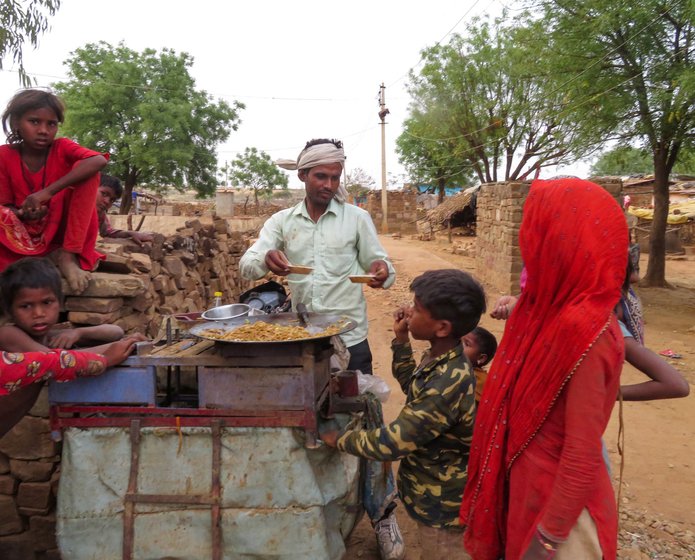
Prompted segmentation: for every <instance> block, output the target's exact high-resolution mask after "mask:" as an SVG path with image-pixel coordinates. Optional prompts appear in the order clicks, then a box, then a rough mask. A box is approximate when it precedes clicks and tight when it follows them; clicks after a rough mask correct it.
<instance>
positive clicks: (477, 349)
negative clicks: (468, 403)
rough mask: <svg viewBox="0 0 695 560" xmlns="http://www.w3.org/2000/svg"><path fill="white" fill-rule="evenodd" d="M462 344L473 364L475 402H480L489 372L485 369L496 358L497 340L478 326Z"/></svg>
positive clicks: (465, 336)
mask: <svg viewBox="0 0 695 560" xmlns="http://www.w3.org/2000/svg"><path fill="white" fill-rule="evenodd" d="M461 342H462V343H463V352H464V354H465V355H466V358H468V360H469V361H470V362H471V365H472V366H473V373H474V374H475V402H480V396H481V395H482V394H483V387H484V386H485V380H486V379H487V371H486V370H485V369H484V368H485V366H486V365H487V364H489V363H490V361H491V360H492V358H494V357H495V352H497V339H496V338H495V335H494V334H492V333H491V332H490V331H489V330H487V329H485V328H483V327H480V326H478V327H475V328H474V329H473V330H472V331H471V332H469V333H468V334H466V335H464V336H463V337H462V338H461Z"/></svg>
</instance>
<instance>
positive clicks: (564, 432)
mask: <svg viewBox="0 0 695 560" xmlns="http://www.w3.org/2000/svg"><path fill="white" fill-rule="evenodd" d="M627 242H628V234H627V225H626V222H625V218H624V216H623V212H622V210H621V208H620V206H619V205H618V203H617V202H616V201H615V200H614V199H613V198H612V197H611V196H610V195H609V194H608V193H607V192H606V191H605V190H604V189H602V188H601V187H599V186H598V185H595V184H593V183H590V182H588V181H583V180H580V179H557V180H550V181H540V180H537V181H534V182H533V184H532V185H531V190H530V193H529V196H528V198H527V201H526V203H525V206H524V217H523V221H522V224H521V230H520V232H519V243H520V246H521V254H522V257H523V260H524V263H525V266H526V269H527V271H528V282H527V285H526V289H525V290H524V292H523V293H522V295H521V297H520V298H519V301H518V303H517V304H516V307H515V308H514V311H513V313H512V315H511V317H510V318H509V320H508V322H507V325H506V328H505V332H504V336H503V338H502V342H501V344H500V347H499V350H498V352H497V355H496V357H495V361H494V363H493V366H492V368H491V370H490V373H489V375H488V381H487V384H486V386H485V389H484V390H483V395H482V399H481V403H480V408H479V410H478V415H477V418H476V424H475V430H474V433H473V443H472V446H471V455H470V459H469V462H468V483H467V485H466V489H465V492H464V496H463V503H462V506H461V521H462V524H463V525H465V526H466V533H465V538H464V542H465V545H466V549H467V551H468V553H469V554H471V555H472V557H473V558H474V559H475V560H497V559H499V558H502V557H504V558H505V560H517V559H519V558H523V559H524V560H531V559H541V558H553V557H555V558H556V559H560V558H573V559H574V558H582V559H584V558H598V559H600V558H606V559H614V558H615V557H616V548H617V514H616V504H615V497H614V494H613V489H612V486H611V483H610V478H609V475H608V470H607V469H606V466H605V464H604V462H603V459H602V456H601V436H602V434H603V431H604V430H605V427H606V425H607V423H608V419H609V417H610V413H611V410H612V408H613V405H614V404H615V400H616V396H617V394H618V388H619V379H620V371H621V368H622V364H623V341H622V337H621V334H620V329H619V327H618V324H617V321H616V319H615V315H614V313H613V308H614V307H615V304H616V303H617V302H618V300H619V299H620V293H621V292H620V288H621V284H622V282H623V280H624V277H625V267H626V264H627V263H626V259H627V255H626V251H625V247H626V246H627Z"/></svg>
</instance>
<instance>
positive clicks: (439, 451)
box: [321, 269, 485, 560]
mask: <svg viewBox="0 0 695 560" xmlns="http://www.w3.org/2000/svg"><path fill="white" fill-rule="evenodd" d="M410 289H411V290H412V292H413V296H414V297H413V304H412V306H411V307H408V308H403V309H400V310H398V312H397V313H396V314H395V322H394V326H393V331H394V334H395V339H394V340H393V342H392V344H391V348H392V350H393V363H392V371H393V376H394V377H395V378H396V380H397V381H398V383H399V384H400V386H401V388H402V389H403V392H404V393H405V394H406V402H405V406H404V407H403V409H402V410H401V412H400V413H399V414H398V417H397V418H396V419H395V420H394V421H393V422H391V423H389V424H388V425H387V426H384V427H382V428H378V429H376V430H368V431H367V430H356V429H349V428H348V429H346V430H345V431H343V432H342V433H338V432H322V433H321V439H322V440H323V441H324V442H326V444H327V445H330V446H337V448H338V449H340V450H341V451H345V452H347V453H351V454H353V455H357V456H359V457H365V458H367V459H371V460H377V461H396V460H399V459H400V466H399V469H398V491H399V494H400V496H401V501H402V502H403V504H404V506H405V508H406V510H407V511H408V515H410V517H412V518H413V519H414V520H415V522H416V524H417V529H418V533H419V537H420V543H421V544H422V547H423V551H426V555H430V556H431V558H437V559H440V558H441V559H450V560H455V559H469V558H470V557H469V556H468V555H467V554H466V553H465V552H464V550H463V548H462V536H463V532H462V527H461V525H460V523H459V506H460V504H461V497H462V495H463V489H464V487H465V485H466V480H467V477H466V467H467V463H468V452H469V448H470V441H471V437H472V434H473V422H474V419H475V408H476V405H475V377H474V374H473V372H472V370H471V365H470V361H469V360H468V359H467V358H466V355H465V353H464V352H465V350H464V346H463V342H462V337H464V338H465V336H468V334H469V333H471V331H472V330H473V329H474V328H475V326H476V325H477V324H478V321H479V320H480V316H481V314H482V313H483V312H484V311H485V292H484V291H483V288H482V287H481V285H480V284H479V283H478V282H477V281H476V280H475V279H474V278H473V277H472V276H471V275H470V274H467V273H465V272H463V271H461V270H453V269H451V270H430V271H428V272H425V273H424V274H422V275H420V276H418V277H417V278H415V280H413V282H412V284H411V285H410ZM410 336H412V337H413V338H414V339H416V340H426V341H428V342H429V344H430V348H429V351H428V352H427V354H426V355H425V357H423V359H422V361H421V362H420V365H419V366H416V364H415V360H414V358H413V349H412V346H411V344H410Z"/></svg>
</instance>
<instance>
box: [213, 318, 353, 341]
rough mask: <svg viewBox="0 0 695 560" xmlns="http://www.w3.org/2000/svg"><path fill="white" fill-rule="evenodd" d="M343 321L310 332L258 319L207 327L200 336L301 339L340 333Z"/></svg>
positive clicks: (244, 339)
mask: <svg viewBox="0 0 695 560" xmlns="http://www.w3.org/2000/svg"><path fill="white" fill-rule="evenodd" d="M343 326H344V325H343V323H340V322H338V323H336V324H334V325H331V326H329V327H327V328H326V329H324V330H322V331H319V332H310V331H308V330H307V329H305V328H304V327H299V326H291V325H277V324H273V323H266V322H265V321H256V322H255V323H246V324H244V325H241V326H240V327H237V328H235V329H234V330H231V331H230V330H226V329H205V330H204V331H201V332H200V336H204V337H207V338H214V339H217V340H229V341H232V342H284V341H287V340H301V339H303V338H322V337H325V336H333V335H335V334H338V333H339V332H340V331H341V330H342V328H343Z"/></svg>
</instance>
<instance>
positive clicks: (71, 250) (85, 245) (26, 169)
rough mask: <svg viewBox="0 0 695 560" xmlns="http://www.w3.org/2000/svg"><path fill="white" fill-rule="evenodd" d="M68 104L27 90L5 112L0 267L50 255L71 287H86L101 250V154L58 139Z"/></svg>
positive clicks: (0, 156) (103, 162) (105, 156)
mask: <svg viewBox="0 0 695 560" xmlns="http://www.w3.org/2000/svg"><path fill="white" fill-rule="evenodd" d="M64 113H65V107H64V105H63V102H62V101H61V100H60V99H59V98H58V97H57V96H56V95H54V94H53V93H51V92H49V91H43V90H38V89H26V90H23V91H20V92H19V93H17V94H16V95H15V96H14V97H13V98H12V99H11V100H10V102H9V103H8V105H7V108H6V109H5V112H4V113H3V115H2V126H3V130H4V131H5V134H6V135H7V144H5V145H4V146H0V271H1V270H4V269H5V267H7V265H9V264H11V263H13V262H15V261H16V260H19V259H20V258H22V257H25V256H33V257H41V256H50V257H51V258H53V260H54V261H55V262H56V264H57V265H58V267H59V268H60V270H61V272H62V273H63V275H64V276H65V278H66V280H67V281H68V285H69V287H70V290H71V291H72V292H73V293H80V292H82V291H84V289H85V288H86V287H87V285H88V283H89V278H90V271H92V270H94V268H95V267H96V265H97V263H98V260H99V259H100V258H103V255H101V254H100V253H98V252H97V251H96V250H95V249H94V245H95V243H96V239H97V234H98V231H99V225H98V219H97V212H96V193H97V188H98V187H99V171H100V170H101V169H103V167H104V166H105V165H106V163H107V161H108V154H100V153H99V152H95V151H92V150H88V149H87V148H83V147H82V146H80V145H78V144H76V143H75V142H73V141H71V140H68V139H67V138H57V139H56V137H55V136H56V132H57V131H58V124H59V123H62V122H63V119H64Z"/></svg>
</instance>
